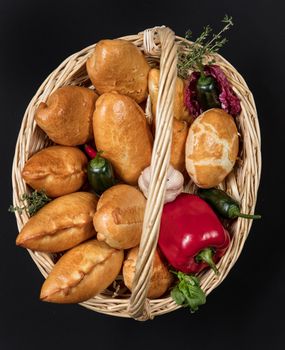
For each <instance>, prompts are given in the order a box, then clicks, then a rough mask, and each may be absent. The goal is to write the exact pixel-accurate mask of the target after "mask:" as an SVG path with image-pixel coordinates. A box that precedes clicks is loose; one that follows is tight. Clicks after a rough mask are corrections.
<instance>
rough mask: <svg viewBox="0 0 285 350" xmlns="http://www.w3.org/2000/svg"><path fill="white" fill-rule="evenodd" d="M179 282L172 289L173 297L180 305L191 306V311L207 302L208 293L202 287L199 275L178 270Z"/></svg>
mask: <svg viewBox="0 0 285 350" xmlns="http://www.w3.org/2000/svg"><path fill="white" fill-rule="evenodd" d="M176 275H177V277H178V279H179V282H178V284H177V285H176V286H175V287H174V288H173V289H172V291H171V294H170V295H171V297H172V298H173V300H174V301H175V302H176V303H177V304H178V305H183V306H184V307H189V308H190V311H191V312H195V311H197V310H198V308H199V306H200V305H203V304H205V303H206V295H205V293H204V292H203V290H202V289H201V287H200V281H199V279H198V277H196V276H193V275H186V274H184V273H183V272H180V271H179V272H178V273H177V274H176Z"/></svg>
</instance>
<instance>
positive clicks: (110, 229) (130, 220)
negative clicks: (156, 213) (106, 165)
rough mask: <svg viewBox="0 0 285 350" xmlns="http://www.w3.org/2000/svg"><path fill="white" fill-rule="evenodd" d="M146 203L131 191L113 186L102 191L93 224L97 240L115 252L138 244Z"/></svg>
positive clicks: (140, 195) (123, 187)
mask: <svg viewBox="0 0 285 350" xmlns="http://www.w3.org/2000/svg"><path fill="white" fill-rule="evenodd" d="M145 205H146V199H145V197H144V196H143V194H142V193H141V192H140V191H139V190H137V189H136V188H135V187H132V186H129V185H116V186H113V187H111V188H109V189H108V190H107V191H105V192H104V193H103V194H102V196H101V197H100V199H99V201H98V206H97V212H96V213H95V215H94V219H93V223H94V227H95V230H96V231H97V232H98V234H97V239H98V240H99V241H105V242H106V243H107V244H109V246H111V247H113V248H117V249H128V248H132V247H135V246H136V245H138V244H139V242H140V238H141V233H142V225H143V218H144V211H145Z"/></svg>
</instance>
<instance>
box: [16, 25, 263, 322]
mask: <svg viewBox="0 0 285 350" xmlns="http://www.w3.org/2000/svg"><path fill="white" fill-rule="evenodd" d="M122 39H125V40H129V41H131V42H132V43H134V44H135V45H136V46H137V47H139V48H140V49H141V50H142V51H143V52H144V54H145V56H146V58H147V60H148V61H149V63H150V64H151V65H155V64H157V62H158V61H159V59H160V69H161V75H160V86H159V99H158V104H157V130H156V138H155V144H154V151H153V156H152V176H151V188H150V196H149V199H148V201H147V209H146V213H145V218H144V228H143V235H142V240H141V244H140V254H139V256H140V258H139V259H138V263H137V269H136V276H135V281H134V289H133V293H132V295H130V294H128V293H125V292H123V293H120V291H119V292H118V293H117V292H115V293H114V292H111V291H109V290H106V291H105V292H104V293H102V294H100V295H98V296H96V297H94V298H92V299H90V300H88V301H86V302H84V303H81V305H83V306H84V307H86V308H89V309H91V310H94V311H97V312H101V313H105V314H109V315H113V316H120V317H134V318H136V319H139V320H146V319H149V318H153V317H155V316H157V315H161V314H164V313H167V312H171V311H174V310H176V309H178V308H179V307H180V306H178V305H177V304H175V302H174V301H173V300H172V299H171V298H170V297H165V298H161V299H155V300H148V299H146V293H147V286H148V281H149V275H150V266H151V262H152V257H153V254H154V250H155V247H156V242H157V236H158V231H159V222H160V216H161V211H162V199H163V197H164V192H165V181H166V172H167V167H168V164H169V156H170V140H171V133H172V132H171V129H172V125H171V124H172V123H171V121H172V119H171V118H172V101H173V98H172V96H173V93H174V85H175V77H176V73H177V72H176V63H177V62H176V60H177V58H176V49H177V46H179V45H180V44H181V42H182V41H185V39H183V38H180V37H175V36H174V33H173V32H172V31H171V30H170V29H169V28H165V27H155V28H152V29H148V30H146V31H144V32H143V33H139V34H138V35H131V36H126V37H123V38H122ZM94 46H95V45H91V46H89V47H87V48H85V49H83V50H82V51H80V52H78V53H75V54H73V55H72V56H70V57H68V58H67V59H66V60H65V61H64V62H63V63H62V64H61V65H60V66H59V67H58V68H57V69H56V70H54V71H53V72H52V73H51V75H50V76H49V77H48V78H47V79H46V80H45V81H44V83H43V84H42V85H41V86H40V88H39V89H38V91H37V93H36V95H35V96H34V97H33V99H32V100H31V102H30V104H29V106H28V108H27V110H26V112H25V115H24V117H23V122H22V126H21V129H20V132H19V136H18V141H17V145H16V149H15V156H14V162H13V169H12V182H13V201H14V205H19V204H20V198H21V195H22V194H23V193H24V192H26V191H27V186H26V185H25V183H24V181H23V179H22V177H21V170H22V168H23V166H24V164H25V162H26V161H27V159H28V158H29V157H30V156H31V155H32V154H33V153H35V152H36V151H38V150H40V149H42V148H44V147H46V146H47V145H49V144H50V141H49V140H48V138H47V137H46V136H45V135H44V133H43V132H42V131H41V130H40V129H39V128H38V127H36V124H35V122H34V113H35V110H36V109H37V107H38V105H39V103H40V102H41V101H46V99H47V98H48V96H49V95H50V94H51V93H52V92H53V91H55V90H56V89H57V88H59V87H61V86H63V85H70V84H72V85H83V86H91V83H90V80H89V78H88V76H87V73H86V69H85V63H86V60H87V58H88V57H89V55H90V54H91V52H92V50H93V49H94ZM215 59H216V61H217V64H218V65H219V66H220V67H221V68H222V69H223V70H224V72H225V74H226V76H227V77H228V79H229V81H230V82H231V84H232V86H233V88H234V91H235V92H236V94H237V95H238V96H239V98H240V99H241V105H242V113H241V115H240V116H239V117H238V118H237V124H238V128H239V132H240V134H241V140H242V143H241V149H242V151H241V154H240V159H239V161H238V162H237V164H236V166H235V168H234V170H233V172H232V173H231V174H230V175H229V176H228V177H227V178H226V180H225V181H224V183H222V184H221V185H220V187H221V188H223V189H226V190H227V191H228V192H229V193H230V194H231V195H232V196H233V197H235V198H236V199H237V200H239V201H240V202H241V208H242V210H243V211H244V212H247V213H253V211H254V207H255V203H256V196H257V190H258V186H259V180H260V172H261V153H260V131H259V124H258V118H257V113H256V107H255V103H254V99H253V96H252V94H251V92H250V90H249V89H248V87H247V85H246V83H245V81H244V79H243V78H242V77H241V75H240V74H239V73H238V72H237V71H236V70H235V68H234V67H233V66H232V65H231V64H230V63H229V62H227V61H226V60H225V59H224V58H222V57H221V56H219V55H215ZM185 191H190V192H193V191H195V186H194V185H193V184H192V183H190V184H188V186H187V187H186V188H185ZM16 219H17V224H18V229H19V230H21V228H22V227H23V225H24V224H25V223H26V222H27V220H28V216H27V215H26V214H25V213H24V214H22V215H21V216H20V215H18V214H17V213H16ZM251 224H252V221H251V220H243V219H238V220H237V221H235V222H234V224H233V225H232V226H231V228H230V232H231V234H232V235H233V238H232V241H231V245H230V248H229V249H228V251H227V253H226V255H225V256H224V257H223V258H222V259H221V261H220V262H219V264H218V267H219V270H220V272H221V274H220V275H219V276H216V275H215V274H214V273H213V272H212V271H207V272H206V273H203V274H201V275H200V277H201V286H202V288H203V290H204V291H205V292H206V294H207V295H208V294H209V293H210V292H211V291H212V290H213V289H214V288H216V287H217V286H218V285H219V284H220V283H221V282H222V281H223V280H224V278H225V277H226V276H227V274H228V273H229V271H230V270H231V268H232V267H233V265H234V264H235V262H236V260H237V259H238V257H239V255H240V253H241V250H242V248H243V245H244V243H245V240H246V238H247V236H248V234H249V230H250V227H251ZM29 253H30V255H31V257H32V259H33V260H34V262H35V263H36V265H37V266H38V268H39V270H40V271H41V273H42V274H43V276H44V277H45V278H46V277H47V275H48V274H49V272H50V271H51V269H52V267H53V265H54V263H53V259H52V256H51V255H49V254H46V253H39V252H32V251H29ZM120 278H121V277H120V276H119V278H118V279H120ZM117 294H119V297H118V296H117Z"/></svg>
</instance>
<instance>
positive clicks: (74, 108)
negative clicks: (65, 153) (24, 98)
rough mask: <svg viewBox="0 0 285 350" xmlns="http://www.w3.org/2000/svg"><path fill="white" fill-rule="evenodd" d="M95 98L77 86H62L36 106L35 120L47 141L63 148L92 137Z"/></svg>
mask: <svg viewBox="0 0 285 350" xmlns="http://www.w3.org/2000/svg"><path fill="white" fill-rule="evenodd" d="M97 97H98V96H97V95H96V93H95V92H94V91H92V90H90V89H87V88H85V87H79V86H64V87H61V88H59V89H57V90H56V91H55V92H53V93H52V94H51V95H50V96H49V98H48V100H47V102H46V103H44V102H42V103H40V105H39V107H38V109H37V111H36V114H35V120H36V123H37V124H38V126H39V127H40V128H41V129H43V130H44V132H45V133H46V134H47V135H48V137H49V138H50V139H51V140H52V141H53V142H55V143H58V144H59V145H64V146H76V145H82V144H83V143H86V142H88V141H89V140H90V139H91V138H92V136H93V134H92V115H93V112H94V108H95V101H96V99H97Z"/></svg>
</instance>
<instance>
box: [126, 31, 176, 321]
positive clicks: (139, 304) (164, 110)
mask: <svg viewBox="0 0 285 350" xmlns="http://www.w3.org/2000/svg"><path fill="white" fill-rule="evenodd" d="M156 36H158V39H159V41H160V44H161V57H160V78H159V89H158V100H157V108H156V130H155V140H154V145H153V151H152V159H151V179H150V185H149V192H148V200H147V204H146V210H145V215H144V222H143V232H142V237H141V242H140V248H139V255H138V260H137V264H136V272H135V276H134V280H133V285H132V296H131V298H130V302H129V309H128V311H129V314H130V316H131V317H133V318H135V319H139V320H145V319H148V318H152V315H151V314H150V312H149V307H148V300H147V298H146V295H147V291H148V286H149V280H150V275H151V268H152V261H153V256H154V253H155V250H156V245H157V240H158V233H159V227H160V218H161V213H162V209H163V201H164V195H165V188H166V179H167V171H168V166H169V160H170V149H171V138H172V118H173V100H174V91H175V83H176V77H177V46H176V43H175V35H174V33H173V31H172V30H170V29H169V28H167V27H160V28H157V27H156V28H153V29H150V30H149V29H148V30H147V31H145V32H144V39H145V42H146V39H147V43H146V44H145V48H146V49H147V50H149V49H154V50H156V51H157V48H158V46H157V45H156V44H155V40H154V38H155V37H156ZM151 39H152V43H153V44H154V45H151V44H150V43H149V40H151Z"/></svg>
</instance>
